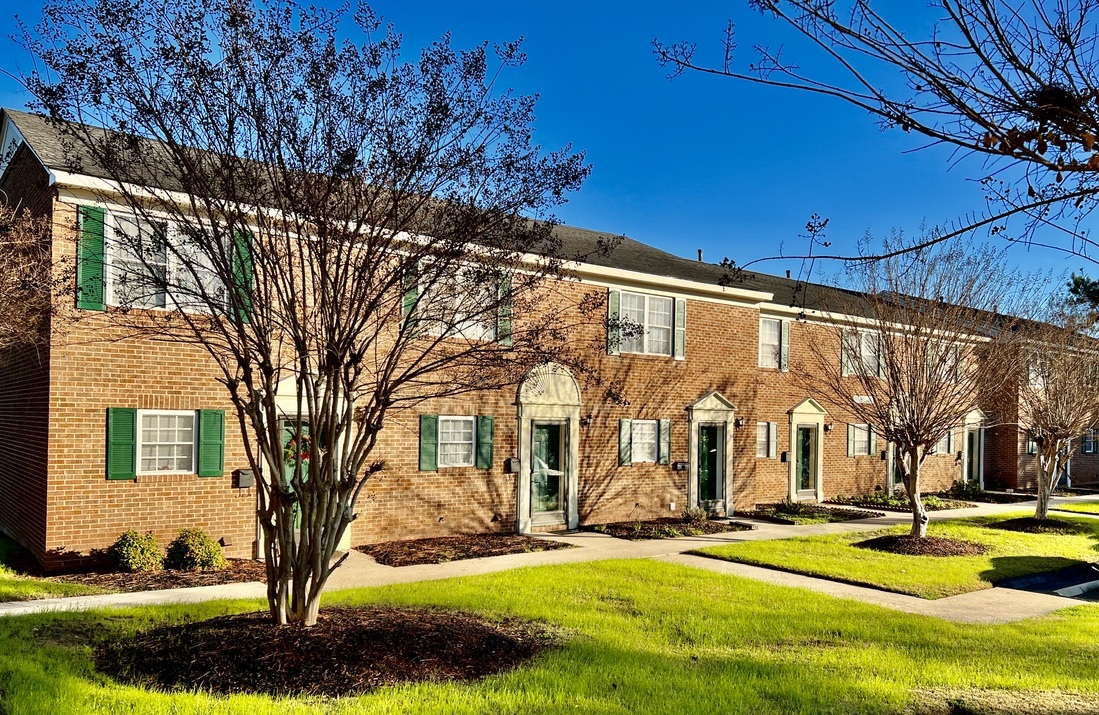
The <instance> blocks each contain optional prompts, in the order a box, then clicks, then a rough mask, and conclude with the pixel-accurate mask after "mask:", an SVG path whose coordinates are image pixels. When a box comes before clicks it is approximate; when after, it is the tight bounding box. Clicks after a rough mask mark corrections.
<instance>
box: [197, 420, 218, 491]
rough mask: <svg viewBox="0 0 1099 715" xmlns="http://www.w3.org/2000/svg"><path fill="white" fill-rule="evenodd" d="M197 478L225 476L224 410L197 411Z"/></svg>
mask: <svg viewBox="0 0 1099 715" xmlns="http://www.w3.org/2000/svg"><path fill="white" fill-rule="evenodd" d="M197 472H198V476H200V477H220V476H222V475H224V474H225V410H199V411H198V470H197Z"/></svg>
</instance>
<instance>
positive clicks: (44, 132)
mask: <svg viewBox="0 0 1099 715" xmlns="http://www.w3.org/2000/svg"><path fill="white" fill-rule="evenodd" d="M3 112H4V114H6V115H7V116H8V117H10V118H11V120H12V122H13V123H14V124H15V126H16V127H17V128H18V129H19V131H20V132H21V133H22V134H23V137H24V138H25V139H26V140H27V143H28V144H30V146H31V148H32V149H34V151H35V153H36V154H37V155H38V157H39V158H40V159H41V160H42V162H43V163H44V164H45V165H46V167H47V168H49V169H57V170H61V171H68V172H72V173H76V174H83V175H85V176H93V177H96V178H103V179H110V178H112V177H111V176H110V175H109V173H108V172H107V171H106V170H105V169H104V168H103V167H101V166H98V165H96V164H95V163H94V162H90V161H87V160H86V159H78V160H77V161H73V157H74V156H76V157H79V154H76V153H74V152H73V150H72V147H71V146H69V144H70V142H69V141H67V140H66V139H65V138H64V136H63V134H62V133H61V131H60V130H59V129H58V127H57V126H56V124H55V123H54V122H52V121H51V120H49V119H47V118H46V117H44V116H42V115H39V114H31V113H28V112H21V111H19V110H15V109H7V108H4V109H3ZM102 131H107V132H108V133H113V132H110V130H102ZM141 143H147V144H148V146H147V147H144V146H142V147H141V151H142V153H143V154H145V153H146V152H147V155H146V156H143V157H142V158H143V159H144V161H142V164H143V165H144V167H143V168H145V169H146V170H148V167H149V166H150V165H151V164H153V162H150V161H149V159H150V158H151V156H152V155H155V153H157V152H158V151H160V150H161V145H160V144H159V143H158V142H155V141H152V140H139V145H140V144H141ZM127 178H128V179H129V180H131V181H132V182H133V183H137V184H145V185H154V186H158V187H159V188H165V189H175V190H178V188H179V187H178V186H171V185H165V184H164V183H160V182H158V181H157V180H156V179H152V180H150V178H149V177H148V176H144V175H140V171H138V170H136V169H135V175H134V176H133V177H127ZM167 183H168V184H174V183H175V182H174V181H171V180H168V181H167ZM555 231H556V233H557V235H558V236H559V237H560V239H561V242H562V254H563V256H564V257H565V258H571V257H574V256H582V257H583V261H584V262H585V263H588V264H591V265H596V266H603V267H607V268H618V269H622V270H627V271H635V272H638V273H644V274H647V275H652V276H664V277H668V278H678V279H681V280H686V281H694V282H696V283H701V284H704V285H709V286H715V285H727V286H728V287H730V288H744V289H747V290H753V291H759V292H763V293H770V294H772V295H773V296H774V297H773V299H772V301H771V302H772V303H774V304H777V305H784V306H795V305H796V306H799V307H802V308H805V309H815V310H826V311H827V310H832V311H837V312H841V313H846V314H848V315H861V316H865V317H870V316H872V313H873V311H872V310H871V308H870V306H869V305H868V304H867V303H866V302H865V301H862V300H860V299H859V295H858V293H856V292H854V291H848V290H843V289H839V288H833V287H829V286H825V285H821V284H817V283H807V282H805V281H798V280H794V279H792V278H783V277H780V276H772V275H768V274H765V273H756V272H749V271H745V272H743V273H735V272H731V271H729V270H727V269H725V268H724V267H722V266H721V265H718V264H715V263H705V262H703V261H695V260H691V259H688V258H683V257H681V256H676V255H674V254H671V253H668V252H667V251H662V250H660V249H659V248H655V247H653V246H650V245H648V244H644V243H641V242H640V241H635V240H634V239H632V238H629V237H627V236H619V235H615V234H612V233H607V232H601V231H593V230H590V229H585V228H576V227H573V226H558V227H557V228H556V229H555ZM608 243H610V244H612V245H614V248H613V249H612V250H611V251H609V252H605V251H601V250H599V247H600V246H601V245H607V244H608Z"/></svg>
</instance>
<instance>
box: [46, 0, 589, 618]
mask: <svg viewBox="0 0 1099 715" xmlns="http://www.w3.org/2000/svg"><path fill="white" fill-rule="evenodd" d="M342 19H343V18H342V16H341V15H340V14H338V13H333V12H329V11H327V10H323V9H316V8H302V7H299V6H297V5H294V4H292V3H286V2H280V1H277V0H271V1H270V2H260V3H258V4H257V5H253V4H252V3H251V2H247V3H245V2H230V3H223V2H220V1H219V0H182V1H178V0H151V1H150V2H144V1H143V2H140V3H138V2H136V1H133V2H129V1H126V0H124V1H123V2H121V3H120V2H118V1H117V0H51V1H50V2H48V3H47V5H46V7H45V9H44V20H43V22H42V23H41V25H39V26H38V27H37V28H36V30H35V31H33V32H31V31H28V32H26V34H25V42H26V45H27V47H29V49H30V50H31V51H32V52H33V54H34V55H35V56H36V57H37V58H38V59H39V61H40V62H41V64H42V66H43V67H44V69H43V71H41V72H36V73H34V74H32V75H30V76H29V77H26V78H25V82H26V84H27V86H28V87H29V88H30V89H31V91H32V92H33V94H34V96H35V97H37V99H38V101H39V103H40V106H41V108H43V109H44V110H46V111H47V112H48V113H49V115H50V116H51V117H53V118H54V125H55V126H56V127H57V128H58V129H59V130H60V131H61V132H62V133H63V134H64V135H65V136H66V137H67V138H68V141H69V142H70V144H71V152H70V153H71V155H72V159H73V160H74V161H77V162H80V163H81V164H82V165H83V166H85V167H87V169H88V170H91V171H97V172H101V174H100V175H104V176H106V177H107V178H109V179H111V180H113V182H114V184H115V187H116V190H117V192H118V197H119V199H117V200H121V201H123V202H124V204H125V205H126V206H127V210H128V211H129V212H130V213H132V217H129V218H127V217H116V218H114V219H113V220H114V221H115V222H116V225H115V226H114V230H113V231H108V232H107V233H108V234H110V235H113V237H114V241H115V242H116V245H115V246H113V248H112V251H113V253H114V255H115V256H116V257H118V258H117V260H116V262H115V265H114V267H113V270H114V271H115V272H116V273H115V275H114V276H113V281H114V285H115V296H114V298H115V300H116V301H118V302H121V303H122V305H123V309H121V310H112V309H110V308H108V314H109V315H113V316H115V317H116V318H117V319H118V321H119V322H120V323H123V324H125V325H127V326H128V327H130V328H131V329H133V331H134V332H135V334H149V333H159V334H162V335H166V336H169V337H171V338H174V339H177V340H184V341H194V342H197V343H200V344H201V345H203V346H204V347H205V348H206V349H207V350H208V352H209V354H210V355H211V356H212V358H213V359H214V361H215V362H216V364H217V366H218V368H219V370H220V378H219V379H220V381H221V382H222V383H223V384H224V385H225V387H226V388H227V394H228V396H229V397H230V398H231V400H232V404H233V405H234V407H235V410H236V417H237V422H238V424H239V429H240V434H241V437H242V438H243V442H244V444H245V447H246V449H247V455H248V462H249V465H250V467H251V468H252V469H253V470H254V471H255V473H256V475H257V478H258V479H257V481H258V484H259V487H260V489H259V505H258V518H259V522H260V524H261V526H262V531H263V536H264V548H265V553H264V556H265V558H266V563H267V581H268V601H269V605H270V610H271V614H272V616H273V618H274V619H275V620H276V621H277V622H279V623H286V622H301V623H303V624H305V625H311V624H313V623H315V621H316V618H317V611H318V608H319V604H320V596H321V592H322V590H323V588H324V585H325V583H326V582H327V579H328V577H329V575H330V573H331V572H332V570H333V569H334V568H335V567H336V566H338V565H339V563H338V562H337V563H335V564H333V563H332V560H333V554H334V552H335V550H336V547H337V544H338V543H339V541H340V539H341V537H342V536H343V534H344V532H345V530H346V529H347V527H348V525H349V524H350V523H351V522H352V521H353V520H354V519H355V518H356V505H357V503H358V501H359V499H360V498H361V496H362V495H363V490H364V488H365V486H366V484H367V482H368V479H369V477H370V476H371V475H372V474H374V473H376V472H377V471H378V470H380V469H383V468H384V463H383V462H381V461H379V460H377V458H376V450H375V448H376V447H377V445H378V440H379V435H380V434H381V432H382V429H383V428H384V427H385V425H386V423H387V419H388V418H390V416H391V414H392V413H393V412H394V411H395V410H400V409H406V408H408V407H411V406H414V405H416V404H417V403H419V402H421V401H423V400H425V399H430V398H436V397H442V396H452V395H458V394H462V393H468V392H472V391H477V390H492V389H496V388H499V387H501V386H505V385H514V384H516V383H517V382H518V381H519V380H520V379H521V377H522V375H523V374H524V373H525V372H526V371H527V370H529V369H530V368H531V367H532V366H533V365H536V364H541V363H545V362H548V361H555V362H559V363H565V364H567V365H570V366H572V367H573V368H574V369H580V370H582V369H583V364H582V362H581V361H580V358H579V357H578V356H579V355H580V354H582V353H583V352H584V347H583V346H582V345H580V343H579V341H578V340H577V339H576V338H575V337H574V336H573V335H570V333H573V332H574V330H573V329H574V328H575V327H576V324H578V323H584V322H585V321H587V320H589V319H594V316H602V315H604V314H605V313H604V311H602V310H601V309H600V307H601V306H600V305H599V301H598V300H597V299H595V298H593V297H591V296H588V295H583V296H580V297H577V296H576V291H572V292H569V291H568V290H566V289H565V288H567V283H564V282H562V281H561V280H556V279H561V278H567V276H564V274H563V273H562V260H561V258H562V256H561V243H560V241H559V240H558V239H557V237H556V235H555V233H554V230H553V224H554V222H553V220H552V216H551V215H550V214H549V211H550V210H551V209H552V208H553V207H554V206H555V205H557V204H559V203H561V202H563V200H564V196H565V194H567V193H568V192H569V191H572V190H575V189H576V188H578V187H579V185H580V184H581V182H582V180H583V179H584V178H585V176H586V175H587V173H588V168H587V167H586V166H585V164H584V163H583V157H582V155H579V154H575V153H572V152H571V151H570V150H569V149H568V148H566V149H563V150H560V151H555V152H552V153H543V152H542V151H541V150H540V149H539V148H538V147H536V146H533V145H532V144H531V131H532V129H531V124H532V121H533V107H534V102H533V99H532V98H530V97H520V96H513V95H512V94H511V93H509V92H498V91H496V90H495V88H494V83H495V80H496V74H494V71H493V70H491V66H492V57H491V53H489V52H488V51H487V47H486V46H484V45H482V46H480V47H477V48H474V49H472V50H467V51H463V52H457V51H455V50H453V49H452V48H451V46H450V43H449V38H444V39H443V40H441V41H439V42H437V43H436V44H434V45H432V46H431V47H429V48H427V49H425V50H423V52H422V54H421V55H420V57H419V60H418V61H417V62H411V63H404V62H402V61H401V59H400V54H399V53H400V37H399V36H398V35H396V34H394V33H393V32H392V30H382V29H381V28H380V26H379V23H378V22H377V21H376V19H375V18H374V17H373V16H372V15H371V14H370V12H369V11H368V10H367V9H366V8H360V10H359V11H358V13H356V15H355V19H356V22H357V29H358V30H359V31H360V32H362V33H363V34H364V35H365V37H366V38H367V39H366V40H365V41H363V42H362V43H360V44H356V43H355V42H351V41H345V40H342V39H341V37H340V34H339V23H340V22H341V20H342ZM496 57H497V62H496V64H497V65H498V69H497V70H495V72H499V71H500V70H501V69H504V68H508V67H513V66H516V65H518V64H520V63H521V62H522V60H523V56H522V54H521V53H520V51H519V48H518V45H516V44H509V45H505V46H502V47H499V48H498V49H497V56H496ZM96 126H101V127H111V128H114V129H116V130H117V131H104V130H100V129H97V128H96ZM97 219H99V220H102V214H101V213H100V214H98V215H97V214H95V212H94V210H93V211H92V212H91V213H90V214H88V215H86V216H85V218H84V229H85V230H88V228H89V227H91V229H92V230H94V229H95V221H96V220H97ZM548 279H554V280H548ZM81 288H82V289H84V290H91V291H92V292H93V293H94V292H95V290H97V289H101V284H96V282H95V280H94V277H93V280H92V282H91V285H90V286H89V285H82V286H81ZM150 307H157V308H162V309H163V310H161V311H150V310H145V309H146V308H150ZM570 338H571V339H570ZM280 393H281V394H280ZM287 393H289V395H288V394H287ZM288 398H289V400H290V402H292V403H293V407H292V408H289V409H288V408H287V406H286V401H287V399H288ZM288 435H289V438H288Z"/></svg>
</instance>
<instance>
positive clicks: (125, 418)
mask: <svg viewBox="0 0 1099 715" xmlns="http://www.w3.org/2000/svg"><path fill="white" fill-rule="evenodd" d="M107 479H137V410H136V409H134V408H133V407H108V408H107Z"/></svg>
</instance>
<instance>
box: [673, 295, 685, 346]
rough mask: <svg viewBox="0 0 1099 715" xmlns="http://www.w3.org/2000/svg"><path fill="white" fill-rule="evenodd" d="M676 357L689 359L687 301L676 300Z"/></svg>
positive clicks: (683, 299) (682, 299)
mask: <svg viewBox="0 0 1099 715" xmlns="http://www.w3.org/2000/svg"><path fill="white" fill-rule="evenodd" d="M674 350H675V355H674V356H673V357H675V359H676V360H684V359H686V357H687V299H686V298H676V299H675V347H674Z"/></svg>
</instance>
